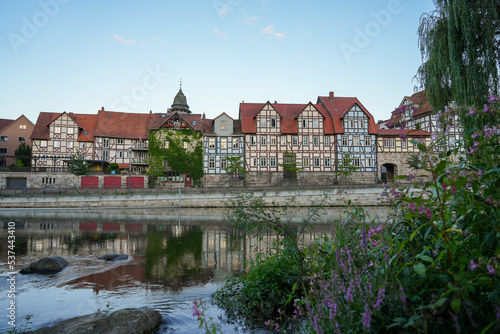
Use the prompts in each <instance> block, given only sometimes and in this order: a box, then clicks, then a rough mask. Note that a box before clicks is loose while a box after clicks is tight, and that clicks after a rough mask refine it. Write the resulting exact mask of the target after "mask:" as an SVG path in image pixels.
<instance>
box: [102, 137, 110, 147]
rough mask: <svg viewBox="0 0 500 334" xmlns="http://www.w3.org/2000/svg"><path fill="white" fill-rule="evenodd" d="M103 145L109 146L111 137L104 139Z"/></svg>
mask: <svg viewBox="0 0 500 334" xmlns="http://www.w3.org/2000/svg"><path fill="white" fill-rule="evenodd" d="M102 147H109V139H108V138H103V139H102Z"/></svg>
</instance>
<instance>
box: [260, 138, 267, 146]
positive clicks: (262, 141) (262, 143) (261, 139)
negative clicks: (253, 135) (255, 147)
mask: <svg viewBox="0 0 500 334" xmlns="http://www.w3.org/2000/svg"><path fill="white" fill-rule="evenodd" d="M266 141H267V137H266V136H260V144H261V145H266Z"/></svg>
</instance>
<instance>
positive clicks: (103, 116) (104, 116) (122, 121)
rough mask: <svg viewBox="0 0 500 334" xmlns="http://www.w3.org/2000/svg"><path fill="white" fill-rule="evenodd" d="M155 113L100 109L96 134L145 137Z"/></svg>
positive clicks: (133, 137) (135, 137)
mask: <svg viewBox="0 0 500 334" xmlns="http://www.w3.org/2000/svg"><path fill="white" fill-rule="evenodd" d="M152 118H153V115H152V114H150V113H147V114H139V113H126V112H116V111H107V110H103V109H101V110H99V111H98V114H97V120H96V127H95V130H94V136H100V137H115V138H131V139H141V138H142V139H144V138H148V137H149V134H148V127H149V124H150V122H151V119H152Z"/></svg>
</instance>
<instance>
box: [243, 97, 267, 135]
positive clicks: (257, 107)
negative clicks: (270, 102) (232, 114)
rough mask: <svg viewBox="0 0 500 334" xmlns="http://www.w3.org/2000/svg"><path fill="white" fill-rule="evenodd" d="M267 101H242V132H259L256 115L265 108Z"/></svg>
mask: <svg viewBox="0 0 500 334" xmlns="http://www.w3.org/2000/svg"><path fill="white" fill-rule="evenodd" d="M265 105H266V104H265V103H240V120H241V131H242V133H255V132H257V129H256V126H255V116H257V114H258V113H259V112H260V111H261V110H262V108H264V106H265Z"/></svg>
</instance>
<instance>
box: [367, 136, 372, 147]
mask: <svg viewBox="0 0 500 334" xmlns="http://www.w3.org/2000/svg"><path fill="white" fill-rule="evenodd" d="M371 145H372V141H371V139H370V137H368V136H365V146H371Z"/></svg>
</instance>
